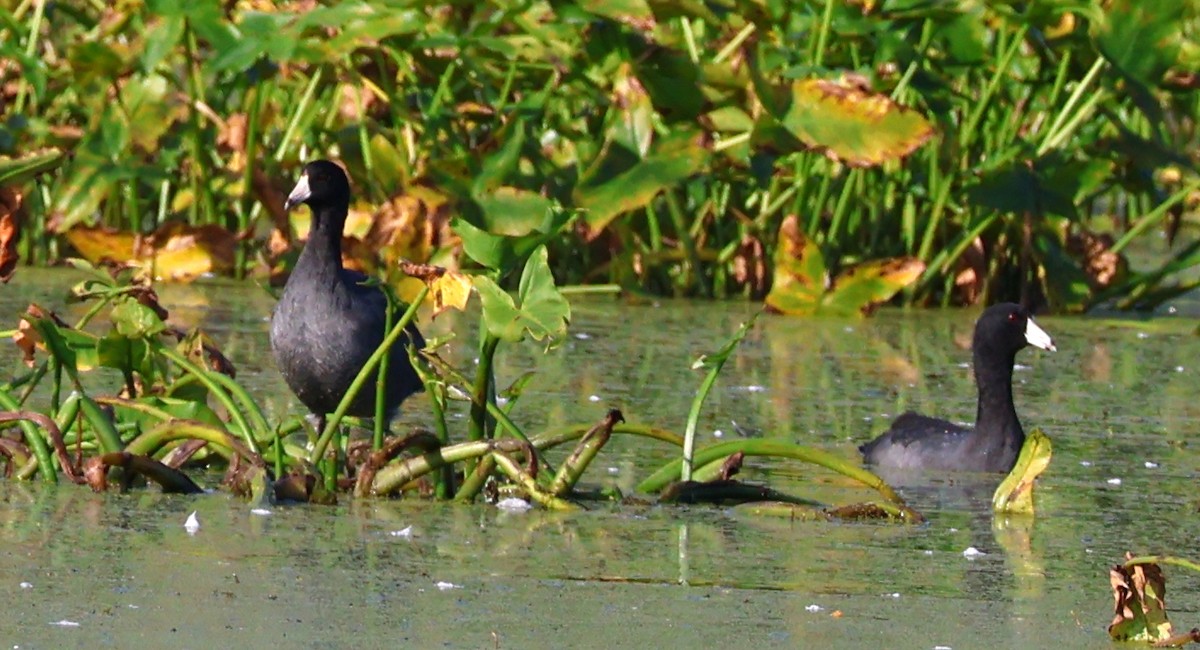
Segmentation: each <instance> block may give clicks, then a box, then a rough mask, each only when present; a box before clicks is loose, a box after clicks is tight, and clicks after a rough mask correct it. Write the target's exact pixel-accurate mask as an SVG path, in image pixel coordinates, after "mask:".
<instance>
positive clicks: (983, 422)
mask: <svg viewBox="0 0 1200 650" xmlns="http://www.w3.org/2000/svg"><path fill="white" fill-rule="evenodd" d="M1026 345H1033V346H1035V347H1039V348H1042V349H1043V350H1051V351H1053V350H1054V349H1055V348H1054V341H1053V340H1051V338H1050V335H1049V334H1047V333H1046V332H1045V330H1043V329H1042V328H1040V327H1038V326H1037V324H1036V323H1034V322H1033V317H1032V316H1030V314H1029V312H1028V311H1027V310H1026V309H1025V308H1024V307H1021V306H1020V305H1016V304H1012V303H1001V304H998V305H993V306H991V307H988V308H987V309H986V310H984V312H983V314H982V315H981V316H980V317H979V320H978V321H977V322H976V323H975V337H974V340H973V342H972V345H971V347H972V349H973V354H974V359H975V384H976V386H978V388H979V408H978V410H977V411H976V415H975V428H974V429H969V428H965V427H961V426H959V425H957V424H954V423H952V422H947V421H946V420H940V419H938V418H931V417H928V416H925V415H919V414H917V413H913V412H911V411H910V412H908V413H905V414H903V415H901V416H900V417H898V418H896V420H895V421H894V422H892V426H891V428H890V429H888V430H887V431H886V432H885V433H883V434H882V435H880V436H879V437H878V438H876V439H874V440H872V441H871V442H868V443H867V444H865V445H862V446H860V447H859V448H858V449H859V451H861V452H862V455H863V460H865V461H866V462H868V463H870V464H872V465H877V466H879V467H881V468H889V469H902V470H905V469H913V470H961V471H976V472H1008V471H1010V470H1012V467H1013V465H1014V464H1016V462H1017V455H1018V454H1019V453H1020V452H1021V446H1022V445H1023V444H1025V432H1024V431H1023V430H1022V429H1021V423H1020V421H1018V420H1017V411H1016V408H1015V407H1014V406H1013V397H1012V372H1013V363H1014V361H1015V359H1016V356H1017V351H1018V350H1020V349H1021V348H1023V347H1025V346H1026Z"/></svg>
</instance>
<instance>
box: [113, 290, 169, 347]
mask: <svg viewBox="0 0 1200 650" xmlns="http://www.w3.org/2000/svg"><path fill="white" fill-rule="evenodd" d="M111 318H112V322H113V326H114V327H115V328H116V331H117V333H118V334H120V335H121V336H125V337H128V338H131V339H144V338H149V337H151V336H154V335H156V334H159V333H160V332H162V331H163V330H165V329H166V328H167V326H166V324H164V323H163V322H162V319H161V318H159V317H158V314H156V313H154V310H153V309H151V308H149V307H147V306H145V305H143V304H141V303H139V302H137V301H136V300H133V299H126V300H121V301H119V302H117V303H116V304H115V305H113V308H112V314H111Z"/></svg>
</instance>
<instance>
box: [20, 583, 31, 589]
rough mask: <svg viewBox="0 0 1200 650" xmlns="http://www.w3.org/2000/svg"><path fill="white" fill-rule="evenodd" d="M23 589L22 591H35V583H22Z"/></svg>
mask: <svg viewBox="0 0 1200 650" xmlns="http://www.w3.org/2000/svg"><path fill="white" fill-rule="evenodd" d="M21 588H22V589H33V583H32V582H22V583H21Z"/></svg>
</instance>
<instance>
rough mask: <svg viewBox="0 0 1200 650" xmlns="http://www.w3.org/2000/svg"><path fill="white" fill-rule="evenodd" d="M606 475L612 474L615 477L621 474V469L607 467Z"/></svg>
mask: <svg viewBox="0 0 1200 650" xmlns="http://www.w3.org/2000/svg"><path fill="white" fill-rule="evenodd" d="M608 473H609V474H614V475H615V474H620V473H621V468H620V467H609V468H608Z"/></svg>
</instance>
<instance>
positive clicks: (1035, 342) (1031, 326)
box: [1025, 318, 1058, 352]
mask: <svg viewBox="0 0 1200 650" xmlns="http://www.w3.org/2000/svg"><path fill="white" fill-rule="evenodd" d="M1025 340H1026V341H1028V342H1029V344H1030V345H1032V346H1034V347H1038V348H1041V349H1043V350H1049V351H1051V352H1054V351H1055V350H1057V349H1058V348H1055V347H1054V339H1051V338H1050V335H1049V334H1047V333H1046V330H1044V329H1042V328H1040V327H1038V326H1037V323H1035V322H1033V319H1032V318H1030V319H1029V320H1027V321H1025Z"/></svg>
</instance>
